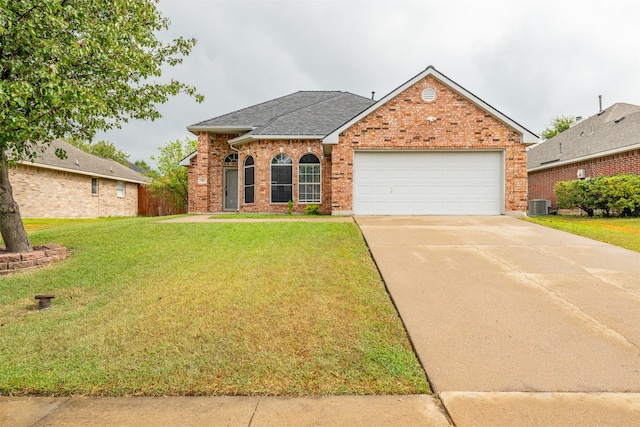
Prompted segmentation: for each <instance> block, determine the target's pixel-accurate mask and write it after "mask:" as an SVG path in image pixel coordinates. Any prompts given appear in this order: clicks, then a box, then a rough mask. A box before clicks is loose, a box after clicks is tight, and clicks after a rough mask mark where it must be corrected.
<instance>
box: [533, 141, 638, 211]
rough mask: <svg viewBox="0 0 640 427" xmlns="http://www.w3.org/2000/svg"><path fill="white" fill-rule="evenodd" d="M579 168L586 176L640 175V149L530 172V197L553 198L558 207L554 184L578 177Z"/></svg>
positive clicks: (553, 204)
mask: <svg viewBox="0 0 640 427" xmlns="http://www.w3.org/2000/svg"><path fill="white" fill-rule="evenodd" d="M578 169H584V171H585V176H586V178H596V177H599V176H608V175H615V174H620V173H634V174H639V175H640V150H631V151H627V152H624V153H618V154H612V155H610V156H603V157H599V158H596V159H591V160H585V161H582V162H576V163H571V164H567V165H562V166H557V167H553V168H548V169H543V170H538V171H533V172H529V199H531V200H533V199H547V200H551V206H552V207H554V208H555V207H557V204H556V195H555V193H554V192H553V186H554V185H555V183H556V182H559V181H573V180H575V179H577V173H578Z"/></svg>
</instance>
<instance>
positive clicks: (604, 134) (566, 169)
mask: <svg viewBox="0 0 640 427" xmlns="http://www.w3.org/2000/svg"><path fill="white" fill-rule="evenodd" d="M527 157H528V160H527V169H528V171H529V199H530V200H533V199H546V200H550V201H551V207H556V196H555V193H554V192H553V186H554V185H555V183H556V182H558V181H572V180H575V179H588V178H595V177H598V176H606V175H615V174H619V173H634V174H640V106H638V105H632V104H624V103H618V104H614V105H612V106H611V107H609V108H607V109H606V110H603V111H601V112H600V113H598V114H596V115H595V116H592V117H589V118H588V119H585V120H581V121H579V122H578V123H576V124H575V125H573V126H572V127H571V128H569V129H567V130H565V131H564V132H562V133H560V134H558V135H556V136H554V137H553V138H550V139H548V140H546V141H544V142H542V143H540V144H538V145H536V146H534V147H531V148H530V149H529V152H528V155H527Z"/></svg>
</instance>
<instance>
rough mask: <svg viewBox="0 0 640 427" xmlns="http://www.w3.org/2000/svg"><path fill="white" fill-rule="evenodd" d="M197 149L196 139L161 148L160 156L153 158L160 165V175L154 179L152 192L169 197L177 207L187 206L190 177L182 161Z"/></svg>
mask: <svg viewBox="0 0 640 427" xmlns="http://www.w3.org/2000/svg"><path fill="white" fill-rule="evenodd" d="M196 149H197V141H196V140H195V139H189V138H187V139H185V140H184V141H180V140H179V139H177V140H175V141H171V142H169V143H168V144H167V145H165V146H164V147H160V149H159V151H160V154H158V156H157V157H156V156H151V160H155V162H156V163H157V164H158V174H157V176H155V177H152V181H151V184H150V189H151V192H152V193H153V194H154V195H156V196H164V197H167V198H168V199H169V200H170V201H171V203H173V205H174V206H175V207H180V206H185V205H186V204H187V200H188V196H189V176H188V171H187V168H185V167H184V166H180V160H182V159H184V158H185V157H187V156H188V155H189V154H191V153H193V152H194V151H196Z"/></svg>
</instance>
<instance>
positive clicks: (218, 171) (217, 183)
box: [181, 66, 538, 215]
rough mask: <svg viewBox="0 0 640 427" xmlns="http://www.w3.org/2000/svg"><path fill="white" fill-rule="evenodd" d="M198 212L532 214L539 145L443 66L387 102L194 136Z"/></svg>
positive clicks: (310, 108) (193, 208)
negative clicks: (532, 159)
mask: <svg viewBox="0 0 640 427" xmlns="http://www.w3.org/2000/svg"><path fill="white" fill-rule="evenodd" d="M187 129H188V130H189V131H190V132H192V133H194V134H195V135H197V136H198V149H197V151H196V152H194V153H192V154H191V155H190V156H188V157H187V158H185V159H184V160H183V161H182V162H181V164H182V165H184V166H187V167H188V169H189V212H201V213H204V212H223V211H234V212H235V211H239V212H284V211H286V209H287V202H288V201H292V202H293V207H294V211H295V212H302V211H304V208H305V206H307V205H309V204H316V205H318V206H319V207H320V210H321V211H322V212H324V213H331V214H334V215H340V214H342V215H351V214H364V215H369V214H382V215H394V214H418V215H428V214H480V215H500V214H505V213H522V212H524V211H525V210H526V208H527V173H526V161H527V160H526V156H527V153H526V147H527V145H529V144H532V143H535V142H537V141H538V137H537V136H536V135H534V134H533V133H531V132H530V131H528V130H527V129H525V128H524V127H522V126H521V125H519V124H518V123H516V122H515V121H513V120H512V119H510V118H509V117H507V116H505V115H504V114H502V113H501V112H499V111H498V110H496V109H495V108H493V107H491V106H490V105H489V104H487V103H485V102H484V101H483V100H481V99H480V98H478V97H476V96H475V95H473V94H472V93H470V92H469V91H467V90H466V89H464V88H463V87H461V86H460V85H458V84H457V83H455V82H453V81H452V80H450V79H449V78H447V77H446V76H444V75H443V74H442V73H440V72H439V71H437V70H436V69H435V68H433V67H431V66H430V67H428V68H427V69H426V70H424V71H423V72H421V73H420V74H418V75H416V76H415V77H413V78H411V79H410V80H408V81H407V82H405V83H403V84H402V85H400V86H399V87H398V88H396V89H395V90H393V91H392V92H391V93H389V94H388V95H386V96H384V97H383V98H382V99H380V100H379V101H377V102H376V101H373V100H371V99H368V98H364V97H360V96H358V95H354V94H351V93H348V92H296V93H293V94H291V95H288V96H284V97H282V98H277V99H274V100H271V101H267V102H264V103H262V104H258V105H254V106H252V107H248V108H245V109H242V110H238V111H235V112H232V113H229V114H225V115H223V116H219V117H215V118H213V119H209V120H205V121H203V122H199V123H196V124H194V125H192V126H188V127H187Z"/></svg>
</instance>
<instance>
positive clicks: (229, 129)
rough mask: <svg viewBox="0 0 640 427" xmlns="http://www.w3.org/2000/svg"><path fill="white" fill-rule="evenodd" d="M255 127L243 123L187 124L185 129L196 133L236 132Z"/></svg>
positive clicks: (246, 130)
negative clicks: (240, 124) (238, 124)
mask: <svg viewBox="0 0 640 427" xmlns="http://www.w3.org/2000/svg"><path fill="white" fill-rule="evenodd" d="M253 129H255V127H254V126H251V125H244V126H197V125H194V126H187V130H188V131H189V132H191V133H193V134H198V133H199V132H212V133H238V132H248V131H250V130H253Z"/></svg>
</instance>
